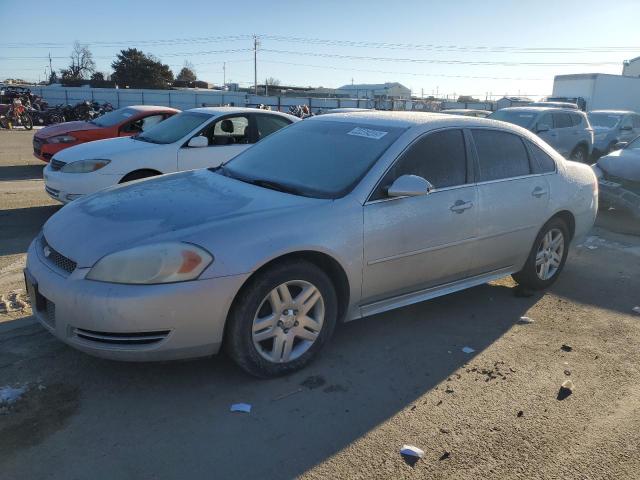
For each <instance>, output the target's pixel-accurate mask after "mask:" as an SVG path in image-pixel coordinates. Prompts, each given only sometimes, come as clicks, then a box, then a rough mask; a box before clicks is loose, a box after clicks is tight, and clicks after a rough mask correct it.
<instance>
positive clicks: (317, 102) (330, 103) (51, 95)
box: [31, 87, 413, 112]
mask: <svg viewBox="0 0 640 480" xmlns="http://www.w3.org/2000/svg"><path fill="white" fill-rule="evenodd" d="M31 90H32V91H33V93H35V94H37V95H40V96H42V97H43V98H44V99H45V100H46V101H47V102H48V103H49V105H57V104H61V103H62V104H66V103H70V104H75V103H78V102H81V101H84V100H89V101H96V102H100V103H104V102H109V103H111V104H112V105H113V106H114V107H115V108H120V107H126V106H129V105H160V106H166V107H174V108H178V109H180V110H186V109H189V108H195V107H201V106H203V105H204V106H207V107H214V106H220V105H233V106H239V107H245V106H248V107H255V106H256V105H259V104H261V103H263V104H265V105H269V106H271V108H272V109H274V110H276V109H278V108H279V109H280V110H281V111H284V112H286V111H288V110H289V107H290V106H292V105H304V104H306V105H309V106H310V107H311V108H312V110H313V111H314V112H315V111H318V110H319V109H322V110H327V109H331V108H351V107H353V108H379V109H384V110H392V109H393V110H411V109H412V108H413V105H412V102H411V101H396V102H392V101H388V102H378V103H376V102H374V101H373V100H367V99H355V98H354V99H348V98H340V99H338V98H315V97H302V96H301V97H278V96H259V95H251V94H247V93H243V92H222V91H215V90H214V91H211V90H148V89H128V88H127V89H115V88H90V87H73V88H62V87H32V88H31Z"/></svg>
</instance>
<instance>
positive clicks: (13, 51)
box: [0, 0, 640, 98]
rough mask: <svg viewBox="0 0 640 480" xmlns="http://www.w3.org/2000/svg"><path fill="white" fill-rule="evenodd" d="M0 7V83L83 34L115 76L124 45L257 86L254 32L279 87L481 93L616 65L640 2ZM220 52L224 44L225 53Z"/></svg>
mask: <svg viewBox="0 0 640 480" xmlns="http://www.w3.org/2000/svg"><path fill="white" fill-rule="evenodd" d="M0 15H2V20H3V21H2V26H3V28H2V38H3V42H2V43H0V80H2V79H4V78H6V77H22V78H26V79H31V80H37V79H38V77H40V78H43V77H44V68H45V66H46V65H47V64H48V61H47V60H45V59H44V58H24V57H46V56H47V55H48V54H49V52H50V53H51V55H52V56H53V57H63V58H54V59H53V67H54V69H55V70H59V69H60V68H64V67H65V66H66V65H67V64H68V55H69V53H70V51H71V47H72V44H73V42H74V41H75V40H78V41H80V42H81V43H86V44H88V45H89V47H90V49H91V51H92V52H93V54H94V56H95V57H96V63H97V67H98V70H100V71H103V72H106V73H109V72H110V70H111V69H110V64H111V61H112V60H113V57H114V56H115V54H116V53H117V52H118V51H119V50H120V49H122V48H127V47H130V46H131V47H138V48H140V49H142V50H143V51H145V52H148V53H152V54H154V55H156V56H157V57H158V58H160V59H161V60H162V61H163V62H164V63H167V64H169V65H170V66H171V67H172V69H173V70H174V72H175V73H177V71H178V70H179V69H180V67H181V66H182V65H183V63H184V62H185V60H188V61H190V62H191V63H193V64H194V66H195V70H196V72H197V74H198V77H199V78H201V79H203V80H207V81H210V82H214V83H222V78H223V73H222V62H223V61H226V62H227V81H229V80H231V81H235V82H239V83H241V84H242V85H248V84H250V83H252V82H253V60H252V59H253V53H252V52H251V51H248V50H247V51H230V50H243V49H250V48H251V47H252V40H251V38H249V37H248V36H250V35H252V34H258V35H268V36H271V37H263V38H262V45H261V47H260V50H259V53H258V81H259V82H263V81H264V79H265V78H266V77H275V78H277V79H279V80H280V81H281V82H282V83H283V84H290V85H305V86H306V85H313V86H325V87H338V86H340V85H343V84H346V83H351V81H352V79H353V81H354V82H355V83H378V82H384V81H398V82H401V83H403V84H404V85H406V86H408V87H410V88H411V89H412V90H413V91H414V93H417V94H420V92H421V91H422V89H424V93H425V95H428V94H431V93H433V92H435V91H436V89H437V90H438V92H440V93H448V94H450V95H451V94H454V93H456V94H458V95H460V94H468V95H476V96H481V97H483V98H484V96H485V95H486V94H487V93H488V92H491V93H493V94H494V95H502V94H504V93H510V94H518V93H520V94H528V95H545V94H549V93H551V88H552V84H553V76H554V75H556V74H565V73H582V72H604V73H620V71H621V68H622V67H621V62H622V61H623V60H624V59H628V58H633V57H635V56H639V55H640V35H638V31H637V22H638V18H640V1H638V0H618V1H610V2H603V1H602V0H598V1H591V0H555V1H547V0H538V1H535V2H528V1H521V0H512V1H508V0H486V1H479V0H454V1H451V0H448V1H443V2H426V1H413V0H411V1H401V2H393V1H389V0H387V1H379V0H368V1H355V0H353V1H349V0H341V1H334V0H328V1H327V0H325V1H315V2H311V1H307V0H297V1H289V0H280V1H277V2H268V1H264V0H262V1H253V0H249V1H247V0H245V1H242V2H215V1H211V0H209V1H200V0H191V1H189V2H177V1H170V2H169V1H164V0H156V1H146V0H137V1H131V0H127V1H124V0H109V1H104V2H94V1H87V0H82V1H76V0H58V1H40V0H31V1H29V2H27V3H25V2H19V1H15V0H0ZM230 36H237V37H239V38H229V37H230ZM244 36H247V37H246V38H245V37H244ZM203 37H207V38H203ZM211 37H225V38H223V39H219V40H212V38H211ZM273 37H287V38H284V39H276V38H273ZM291 37H297V38H301V39H303V40H297V41H296V40H292V39H291ZM194 39H195V40H194ZM310 39H320V40H322V41H321V42H314V41H310ZM325 40H328V41H339V42H338V43H337V44H336V43H333V44H332V43H330V42H326V41H325ZM9 42H11V45H12V46H11V47H9V46H7V43H9ZM349 42H363V43H362V44H360V45H354V44H352V43H349ZM43 43H47V44H51V43H52V44H55V45H47V46H43V45H42V44H43ZM37 44H40V46H38V45H37ZM375 44H383V45H375ZM390 44H393V45H390ZM398 44H404V45H406V44H412V45H414V46H413V47H411V48H409V47H406V46H399V45H398ZM390 46H393V47H394V48H388V47H390ZM383 47H387V48H383ZM478 47H489V48H487V49H484V48H478ZM498 47H510V48H506V49H505V48H498ZM603 47H606V48H603ZM532 49H541V50H537V51H535V50H532ZM551 49H567V50H564V51H556V50H551ZM576 49H578V50H576ZM220 50H223V51H225V53H215V52H219V51H220ZM269 50H277V51H278V52H274V51H269ZM283 52H290V53H283ZM291 52H297V53H291ZM327 55H329V56H327ZM335 55H341V56H343V57H342V58H336V57H335ZM345 56H346V57H349V58H344V57H345ZM9 57H12V58H9ZM15 57H23V58H15ZM353 57H367V58H353ZM394 59H396V60H394ZM397 59H405V60H407V61H398V60H397ZM392 60H394V61H392ZM409 60H411V61H409ZM415 60H422V61H421V62H420V61H419V62H416V61H415ZM425 60H426V62H425ZM434 61H435V62H443V61H454V62H515V63H518V65H495V64H479V65H473V64H468V63H463V64H446V63H431V62H434ZM522 63H563V64H565V65H522ZM566 63H587V64H588V65H566ZM596 63H597V64H598V65H595V64H596ZM474 77H475V78H474Z"/></svg>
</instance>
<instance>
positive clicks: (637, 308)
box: [631, 306, 640, 313]
mask: <svg viewBox="0 0 640 480" xmlns="http://www.w3.org/2000/svg"><path fill="white" fill-rule="evenodd" d="M631 310H633V311H634V312H636V313H640V306H638V307H633V308H632V309H631Z"/></svg>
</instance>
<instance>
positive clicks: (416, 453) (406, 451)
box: [400, 445, 424, 458]
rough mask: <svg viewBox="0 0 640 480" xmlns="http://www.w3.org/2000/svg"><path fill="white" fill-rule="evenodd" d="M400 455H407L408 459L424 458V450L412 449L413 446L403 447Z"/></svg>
mask: <svg viewBox="0 0 640 480" xmlns="http://www.w3.org/2000/svg"><path fill="white" fill-rule="evenodd" d="M400 453H401V454H402V455H409V456H410V457H417V458H422V457H423V456H424V450H421V449H419V448H418V447H414V446H413V445H403V446H402V448H401V449H400Z"/></svg>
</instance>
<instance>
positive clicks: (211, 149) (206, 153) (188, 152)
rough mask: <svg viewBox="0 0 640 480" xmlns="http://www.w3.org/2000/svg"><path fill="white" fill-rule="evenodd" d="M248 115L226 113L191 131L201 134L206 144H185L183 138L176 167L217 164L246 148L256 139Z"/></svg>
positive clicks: (199, 166)
mask: <svg viewBox="0 0 640 480" xmlns="http://www.w3.org/2000/svg"><path fill="white" fill-rule="evenodd" d="M251 118H252V116H251V115H246V114H241V115H226V116H224V117H221V118H218V119H216V120H215V121H214V122H212V123H209V124H208V125H207V126H206V127H204V128H203V129H202V130H201V131H200V132H198V133H197V134H195V135H194V137H198V136H202V137H205V138H206V139H207V142H208V146H207V147H189V146H188V143H189V141H187V142H185V144H184V145H183V146H182V147H181V148H180V149H178V170H179V171H181V170H193V169H196V168H210V167H217V166H219V165H222V164H223V163H226V162H228V161H229V160H231V159H232V158H233V157H235V156H236V155H238V154H239V153H240V152H242V151H243V150H245V149H247V148H249V147H250V146H251V144H253V143H255V141H256V135H255V134H254V133H253V132H254V128H253V127H252V124H251ZM192 138H193V137H192ZM189 140H190V139H189Z"/></svg>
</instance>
